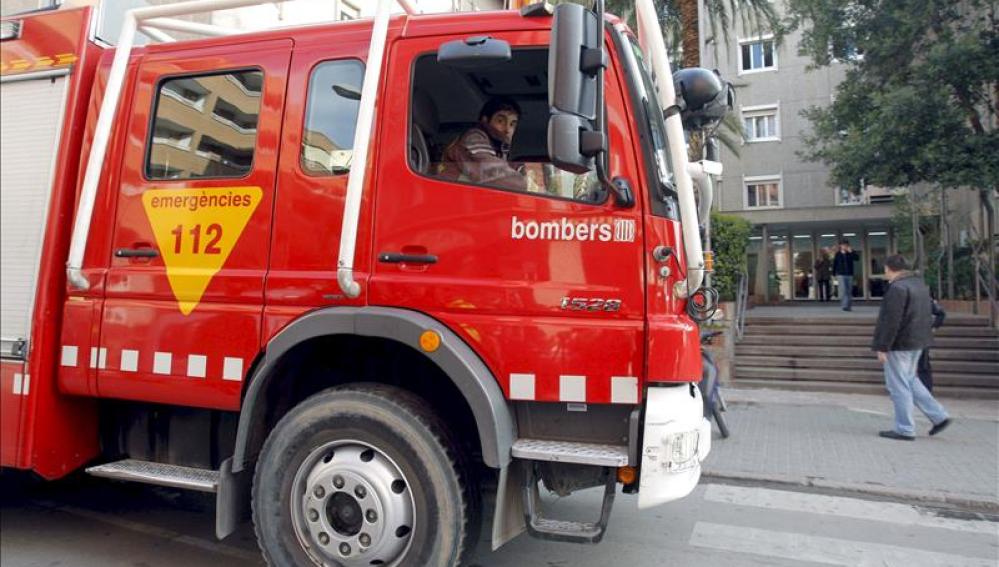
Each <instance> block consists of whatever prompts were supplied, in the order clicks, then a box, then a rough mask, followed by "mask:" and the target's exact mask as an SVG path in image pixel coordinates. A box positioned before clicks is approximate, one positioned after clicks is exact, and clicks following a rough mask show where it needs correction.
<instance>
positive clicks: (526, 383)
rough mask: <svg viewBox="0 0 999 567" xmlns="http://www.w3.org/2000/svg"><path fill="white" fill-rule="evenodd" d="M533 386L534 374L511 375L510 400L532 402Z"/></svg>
mask: <svg viewBox="0 0 999 567" xmlns="http://www.w3.org/2000/svg"><path fill="white" fill-rule="evenodd" d="M534 384H535V378H534V374H511V375H510V399H511V400H534V399H535V395H536V394H535V389H534Z"/></svg>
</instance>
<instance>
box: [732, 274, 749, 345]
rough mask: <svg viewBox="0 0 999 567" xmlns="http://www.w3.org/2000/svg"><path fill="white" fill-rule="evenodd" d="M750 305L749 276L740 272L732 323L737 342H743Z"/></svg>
mask: <svg viewBox="0 0 999 567" xmlns="http://www.w3.org/2000/svg"><path fill="white" fill-rule="evenodd" d="M748 304H749V275H748V274H747V273H746V272H745V271H742V272H739V281H738V284H737V285H736V290H735V320H734V321H733V322H732V327H733V328H734V330H735V340H736V342H738V341H741V340H742V336H743V335H744V334H745V332H746V310H747V307H748V306H749V305H748Z"/></svg>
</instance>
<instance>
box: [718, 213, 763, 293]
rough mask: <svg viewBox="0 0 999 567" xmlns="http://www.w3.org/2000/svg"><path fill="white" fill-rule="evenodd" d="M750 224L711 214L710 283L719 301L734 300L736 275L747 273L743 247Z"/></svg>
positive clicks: (747, 238) (749, 230) (745, 221)
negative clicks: (711, 253) (712, 262)
mask: <svg viewBox="0 0 999 567" xmlns="http://www.w3.org/2000/svg"><path fill="white" fill-rule="evenodd" d="M752 233H753V225H752V224H750V222H749V221H747V220H746V219H742V218H739V217H734V216H730V215H723V214H719V213H714V212H713V213H711V248H712V250H713V251H714V253H715V271H714V274H712V276H711V281H712V283H713V284H714V287H715V289H717V290H718V293H719V294H720V295H721V300H722V301H735V291H736V285H737V284H738V282H739V274H740V273H742V272H744V271H745V270H746V247H747V246H748V245H749V237H750V236H751V235H752Z"/></svg>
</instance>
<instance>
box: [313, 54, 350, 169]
mask: <svg viewBox="0 0 999 567" xmlns="http://www.w3.org/2000/svg"><path fill="white" fill-rule="evenodd" d="M363 80H364V64H363V63H361V62H360V61H357V60H356V59H347V60H342V61H327V62H325V63H320V64H319V65H318V66H317V67H316V68H315V70H313V71H312V78H311V79H309V100H308V103H307V109H306V112H305V135H304V136H303V137H302V162H301V163H302V169H304V170H305V171H306V172H307V173H310V174H313V175H338V174H342V173H347V172H349V171H350V162H351V161H352V160H353V158H354V131H355V130H356V129H357V111H358V109H359V108H360V106H361V83H362V82H363Z"/></svg>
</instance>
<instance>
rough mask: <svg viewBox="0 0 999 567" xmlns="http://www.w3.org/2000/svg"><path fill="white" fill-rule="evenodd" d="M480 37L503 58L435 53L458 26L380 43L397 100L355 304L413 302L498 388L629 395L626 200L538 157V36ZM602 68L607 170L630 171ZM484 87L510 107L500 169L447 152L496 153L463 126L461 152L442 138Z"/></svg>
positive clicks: (638, 333)
mask: <svg viewBox="0 0 999 567" xmlns="http://www.w3.org/2000/svg"><path fill="white" fill-rule="evenodd" d="M493 37H497V38H499V39H504V40H507V41H509V42H510V44H511V46H513V58H512V60H511V61H510V62H508V63H502V64H498V65H493V66H488V67H483V68H479V69H471V70H469V69H455V68H450V67H445V66H442V65H440V64H438V63H437V61H436V55H435V54H436V51H437V49H438V47H439V46H440V45H441V44H443V43H445V42H447V41H451V40H459V39H460V40H464V39H465V37H464V36H452V37H440V36H438V37H432V38H414V39H409V40H405V41H400V42H398V43H396V44H395V46H394V48H393V51H392V57H391V60H390V68H389V70H388V71H387V76H388V77H391V78H390V79H389V80H390V81H391V82H392V84H390V85H389V86H388V88H387V92H391V93H397V94H399V95H401V94H402V93H405V94H406V96H391V97H384V98H383V99H382V102H381V105H382V108H383V109H384V110H383V111H382V112H383V114H382V115H381V116H382V121H383V122H382V124H381V127H380V130H379V139H380V140H381V143H380V153H379V158H380V159H379V165H378V179H377V185H378V186H377V193H376V203H375V211H376V214H375V220H374V238H373V243H374V249H373V250H372V252H373V254H374V259H373V263H372V276H371V280H370V301H371V303H374V304H380V305H394V306H404V307H408V308H413V309H418V310H421V311H423V312H426V313H428V314H430V315H431V316H433V317H435V318H437V319H438V320H439V321H441V322H442V323H443V324H446V325H447V326H449V327H450V328H452V329H454V330H455V331H457V332H458V333H459V334H461V336H463V338H464V339H465V340H466V341H467V342H468V343H469V344H470V345H471V346H472V348H474V349H475V350H476V351H477V352H478V353H479V355H480V356H482V357H483V359H484V361H485V362H486V364H487V365H488V366H489V367H490V368H491V369H492V370H493V372H494V373H495V374H496V376H497V378H498V379H499V381H500V383H501V386H502V387H503V389H504V391H505V392H506V393H507V395H508V396H509V397H510V398H512V399H520V400H537V401H551V402H570V403H587V402H590V403H608V402H614V403H637V401H638V400H639V399H640V381H639V377H640V376H641V375H642V372H643V370H642V364H643V357H644V352H645V351H644V346H643V345H644V340H643V339H644V316H645V305H644V294H643V286H644V276H643V273H644V260H643V253H642V245H641V244H642V241H643V235H642V222H641V205H637V206H635V207H632V208H620V207H618V206H616V205H615V203H614V201H613V199H611V198H610V197H609V196H608V195H607V194H606V192H604V191H601V190H600V188H599V186H598V184H596V183H595V174H594V173H592V172H591V173H590V174H586V175H582V176H575V175H571V174H568V173H564V172H559V171H557V170H555V169H553V168H552V167H551V165H550V164H548V163H547V157H546V155H547V152H546V142H545V136H546V134H545V132H546V128H547V118H548V115H549V111H548V106H547V84H548V80H547V75H546V73H547V57H548V55H547V45H548V42H549V37H548V33H547V32H545V31H532V32H522V33H505V34H495V35H493ZM616 77H617V71H616V69H614V68H611V69H610V70H609V72H608V74H607V84H608V89H607V97H608V108H609V109H610V111H611V112H610V116H609V121H610V126H609V127H610V132H609V135H610V146H611V148H612V152H611V155H612V156H613V157H612V159H611V163H610V172H611V175H612V176H614V177H621V178H622V179H625V180H629V181H631V182H634V180H635V173H636V171H635V168H636V164H635V161H634V158H633V155H632V154H631V153H630V152H629V151H627V148H628V147H629V146H628V144H626V141H625V140H626V138H625V129H626V128H627V124H626V122H625V120H626V117H625V116H623V115H622V113H621V112H620V109H621V108H623V105H622V100H621V94H620V90H619V88H618V87H617V86H616V85H617V78H616ZM496 97H506V99H503V100H507V102H509V100H512V101H513V102H514V103H515V105H516V106H518V107H519V108H520V113H519V125H518V127H517V129H516V132H515V134H514V136H513V139H512V144H511V146H510V170H509V171H504V170H502V168H499V169H493V170H492V172H491V173H489V172H485V171H483V170H479V171H476V170H475V168H463V167H462V166H461V165H460V164H456V163H454V162H450V163H449V162H448V160H447V159H446V156H454V155H461V152H465V154H469V153H476V152H479V151H487V150H488V148H487V147H486V145H488V144H492V145H493V146H494V149H496V148H498V149H500V150H502V144H501V143H500V142H499V141H497V140H495V139H492V141H486V139H485V138H482V137H481V136H479V137H478V138H476V135H475V134H474V133H473V134H472V137H471V138H468V140H470V141H469V143H467V144H465V147H464V149H460V150H455V148H454V146H453V145H452V144H453V143H454V142H455V140H457V139H459V138H460V137H463V134H466V133H469V131H470V129H472V128H475V127H476V125H477V124H479V112H480V109H482V108H483V106H484V105H485V104H486V103H487V102H488V101H490V100H493V99H496ZM615 109H617V110H615ZM400 132H408V135H407V136H405V137H403V136H398V135H396V134H395V133H400ZM615 150H616V151H615ZM456 152H457V153H456ZM493 165H495V164H493ZM490 167H492V166H490ZM511 171H512V172H513V173H512V174H511V173H510V172H511Z"/></svg>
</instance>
